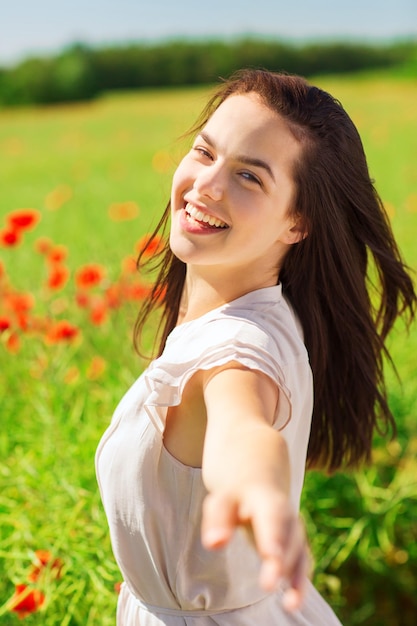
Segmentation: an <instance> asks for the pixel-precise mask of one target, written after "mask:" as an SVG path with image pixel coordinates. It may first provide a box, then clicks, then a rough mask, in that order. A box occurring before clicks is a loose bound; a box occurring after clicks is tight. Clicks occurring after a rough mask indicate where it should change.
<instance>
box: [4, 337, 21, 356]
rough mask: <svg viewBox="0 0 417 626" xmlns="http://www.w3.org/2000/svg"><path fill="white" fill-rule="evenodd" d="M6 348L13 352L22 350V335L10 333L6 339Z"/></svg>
mask: <svg viewBox="0 0 417 626" xmlns="http://www.w3.org/2000/svg"><path fill="white" fill-rule="evenodd" d="M6 349H7V350H8V352H10V353H11V354H17V353H18V352H19V350H20V337H19V335H18V334H17V333H10V335H9V336H8V338H7V341H6Z"/></svg>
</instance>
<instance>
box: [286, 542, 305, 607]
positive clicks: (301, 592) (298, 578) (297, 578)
mask: <svg viewBox="0 0 417 626" xmlns="http://www.w3.org/2000/svg"><path fill="white" fill-rule="evenodd" d="M310 573H311V557H310V553H309V551H308V550H305V551H303V552H302V553H301V555H300V559H299V562H298V563H297V566H296V568H295V569H294V574H293V576H292V578H291V580H290V581H289V587H288V588H287V589H286V590H285V592H284V596H283V599H282V603H283V606H284V608H285V609H286V610H287V611H290V612H291V611H295V610H297V609H299V608H300V607H301V605H302V603H303V600H304V597H305V594H306V590H307V581H308V578H309V575H310Z"/></svg>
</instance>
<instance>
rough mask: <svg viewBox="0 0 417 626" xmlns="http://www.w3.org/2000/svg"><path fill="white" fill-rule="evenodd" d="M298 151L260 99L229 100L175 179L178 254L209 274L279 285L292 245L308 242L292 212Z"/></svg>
mask: <svg viewBox="0 0 417 626" xmlns="http://www.w3.org/2000/svg"><path fill="white" fill-rule="evenodd" d="M300 149H301V148H300V144H299V143H298V142H297V140H296V139H295V137H294V136H293V135H292V133H291V132H290V130H289V129H288V127H287V125H286V124H285V122H284V121H283V119H282V118H281V117H280V116H279V115H277V114H276V113H275V112H274V111H272V110H271V109H269V108H268V107H267V106H265V105H264V104H263V103H262V101H261V100H260V99H259V97H258V96H257V95H256V94H252V93H250V94H242V95H241V94H239V95H233V96H230V97H229V98H227V99H226V100H225V101H224V102H223V103H222V104H221V105H220V106H219V108H218V109H217V110H216V111H215V112H214V113H213V115H212V116H211V117H210V119H209V120H208V122H207V124H206V126H205V127H204V128H203V129H202V130H201V131H200V133H199V134H198V135H197V137H196V139H195V141H194V143H193V147H192V148H191V150H190V152H189V153H188V154H187V155H186V156H185V157H184V158H183V160H182V161H181V163H180V164H179V166H178V168H177V170H176V172H175V174H174V178H173V184H172V194H171V211H172V214H171V218H172V219H171V236H170V245H171V248H172V251H173V252H174V254H175V255H176V256H177V257H178V258H180V259H181V260H182V261H183V262H185V263H187V265H189V266H195V267H196V268H198V267H200V268H203V267H204V271H207V270H208V269H210V268H212V270H213V272H214V271H219V270H221V271H222V272H223V273H226V272H228V271H231V272H232V274H233V273H236V272H239V275H242V272H250V273H251V275H252V274H253V275H254V276H258V277H259V278H260V279H261V280H262V281H264V280H265V281H268V285H269V284H276V282H277V278H278V268H279V265H280V262H281V261H282V258H283V256H284V255H285V253H286V251H287V250H288V247H289V245H291V244H293V243H295V242H296V241H298V240H299V239H300V238H302V232H301V231H300V230H299V229H298V227H297V223H296V220H295V218H294V216H291V214H290V211H289V209H290V206H291V203H292V200H293V198H294V192H295V185H294V182H293V180H292V174H291V173H292V169H293V164H294V162H295V160H296V159H297V158H298V157H299V155H300ZM268 285H263V284H260V285H258V286H257V287H256V288H259V287H261V286H268Z"/></svg>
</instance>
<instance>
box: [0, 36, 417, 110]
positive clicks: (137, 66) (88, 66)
mask: <svg viewBox="0 0 417 626" xmlns="http://www.w3.org/2000/svg"><path fill="white" fill-rule="evenodd" d="M416 49H417V48H416V44H415V42H414V43H413V42H405V43H395V44H391V45H382V44H381V45H366V44H361V43H344V42H335V43H316V44H305V45H295V44H290V43H284V42H280V41H275V40H266V39H253V38H248V39H237V40H235V41H229V42H225V41H216V40H214V41H198V42H197V41H190V40H187V41H183V40H178V41H167V42H165V43H160V44H148V45H146V44H140V43H138V44H135V45H133V44H131V45H128V46H125V47H123V46H118V47H108V48H98V49H93V48H89V47H88V46H86V45H82V44H75V45H73V46H71V47H69V48H68V49H67V50H65V51H64V52H62V53H61V54H60V55H58V56H57V57H51V58H46V59H29V60H27V61H24V62H23V63H21V64H20V65H18V66H17V67H15V68H11V69H9V70H2V72H1V74H0V105H14V104H29V103H34V104H39V103H53V102H66V101H73V100H86V99H90V98H92V97H94V96H96V95H98V94H100V93H103V92H104V91H108V90H115V89H138V88H143V87H160V86H169V85H195V84H205V83H212V82H214V81H216V80H217V79H218V77H220V76H223V77H224V76H229V75H230V74H231V73H232V72H234V71H235V70H237V69H239V68H241V67H247V66H256V67H265V68H267V69H270V70H274V71H287V72H290V73H295V74H302V75H307V76H309V75H312V74H328V73H342V72H354V71H358V70H363V69H376V68H387V67H397V66H401V65H404V64H405V63H408V62H409V61H410V59H413V58H414V59H415V58H416Z"/></svg>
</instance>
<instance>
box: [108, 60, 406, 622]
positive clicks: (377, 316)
mask: <svg viewBox="0 0 417 626" xmlns="http://www.w3.org/2000/svg"><path fill="white" fill-rule="evenodd" d="M193 133H194V135H195V137H194V143H193V145H192V148H191V150H190V152H189V153H188V154H186V155H185V157H184V159H183V160H182V161H181V163H180V165H179V166H178V169H177V171H176V173H175V175H174V178H173V183H172V194H171V201H170V203H169V204H168V207H167V209H166V211H165V213H164V215H163V217H162V219H161V221H160V223H159V225H158V227H157V229H156V231H155V233H154V237H155V238H158V241H160V239H159V237H160V235H161V234H163V233H164V232H166V228H167V226H168V224H170V237H169V244H168V243H167V245H166V246H165V248H164V247H161V248H160V251H159V252H158V254H157V255H156V256H155V257H154V258H153V259H149V256H148V257H145V256H144V255H143V256H141V257H140V258H139V265H140V267H143V266H145V265H147V264H148V263H149V264H150V265H151V266H152V264H154V261H155V259H156V262H157V264H158V266H159V274H158V276H157V279H156V281H155V285H154V288H153V291H152V292H151V294H150V297H149V299H148V301H147V303H146V304H145V306H144V308H143V309H142V311H141V313H140V316H139V318H138V322H137V326H136V331H137V339H138V341H139V338H140V332H141V329H142V328H143V325H144V323H145V321H146V320H147V319H148V317H149V315H150V314H151V312H153V311H154V309H156V308H160V310H161V312H162V316H161V333H160V341H159V350H158V356H157V358H156V359H155V360H154V361H153V362H152V363H151V364H150V365H149V367H148V368H147V369H146V371H145V372H144V373H143V374H142V376H141V377H140V378H139V379H138V380H137V382H136V383H135V384H134V385H133V387H132V388H131V389H130V390H129V391H128V393H127V394H126V396H125V397H124V398H123V400H122V401H121V403H120V404H119V406H118V408H117V409H116V412H115V415H114V417H113V420H112V424H111V425H110V427H109V428H108V430H107V431H106V433H105V434H104V436H103V438H102V440H101V442H100V444H99V447H98V450H97V456H96V465H97V475H98V480H99V485H100V489H101V494H102V499H103V503H104V508H105V510H106V514H107V516H108V520H109V525H110V533H111V538H112V542H113V548H114V553H115V556H116V559H117V562H118V564H119V567H120V569H121V571H122V573H123V576H124V580H125V583H124V584H123V586H122V591H121V594H120V598H119V604H118V617H117V620H118V624H119V626H121V625H123V626H134V625H137V624H141V626H162V625H167V626H184V625H185V624H187V625H188V626H209V625H210V626H211V625H213V624H217V625H218V626H234V625H236V626H255V625H256V626H258V624H262V626H296V625H300V626H305V625H307V624H308V625H309V626H336V625H337V624H339V621H338V619H337V617H336V616H335V614H334V613H333V611H332V610H331V609H330V607H329V606H328V605H327V604H326V602H325V601H324V600H323V598H321V596H320V595H319V594H318V593H317V591H316V590H315V589H314V587H313V585H312V584H311V582H310V581H309V579H308V574H309V551H308V545H307V541H306V537H305V533H304V529H303V525H302V523H301V521H300V519H299V503H300V495H301V490H302V485H303V479H304V473H305V468H306V465H307V466H309V467H313V466H314V467H323V468H326V469H328V470H331V471H332V470H335V469H337V468H339V467H342V466H353V465H357V464H358V463H360V462H361V461H364V460H368V459H369V455H370V450H371V443H372V434H373V432H374V430H375V428H377V427H379V428H384V427H387V426H389V425H393V417H392V415H391V412H390V409H389V407H388V404H387V400H386V394H385V390H384V377H383V369H382V356H383V355H384V354H386V346H385V339H386V337H387V334H388V332H389V331H390V329H391V328H392V325H393V323H394V322H395V320H396V318H397V317H398V316H399V315H401V314H405V313H406V312H408V313H409V314H410V317H412V316H413V313H414V307H415V302H416V295H415V292H414V288H413V283H412V281H411V278H410V276H409V274H408V271H407V268H406V267H405V266H404V264H403V262H402V260H401V257H400V254H399V251H398V249H397V246H396V243H395V241H394V238H393V235H392V232H391V229H390V226H389V222H388V219H387V217H386V215H385V213H384V210H383V207H382V204H381V202H380V200H379V198H378V195H377V193H376V191H375V189H374V187H373V185H372V182H371V180H370V178H369V173H368V168H367V164H366V159H365V155H364V153H363V148H362V144H361V141H360V138H359V135H358V133H357V131H356V129H355V127H354V125H353V124H352V122H351V120H350V118H349V117H348V115H347V114H346V112H345V111H344V110H343V108H342V107H341V105H340V104H339V103H338V102H337V101H335V100H334V99H333V98H332V97H331V96H330V95H329V94H327V93H325V92H324V91H322V90H320V89H318V88H316V87H313V86H310V85H309V84H308V83H307V82H306V81H305V80H304V79H302V78H299V77H294V76H287V75H282V74H273V73H271V72H266V71H260V70H247V71H246V70H245V71H242V72H240V73H238V74H237V75H236V76H234V77H232V78H231V79H230V80H228V81H226V82H225V83H224V84H223V85H222V86H221V87H220V88H219V89H218V91H217V92H216V93H215V94H214V96H213V98H212V99H211V100H210V101H209V103H208V105H207V108H206V109H205V111H204V112H203V114H202V117H201V119H200V120H199V122H198V123H197V125H196V127H195V128H194V129H193ZM369 258H372V259H373V262H374V265H375V266H376V269H377V276H379V279H380V292H379V293H380V301H379V303H378V302H377V303H375V302H374V301H373V302H372V303H371V300H370V296H369V294H368V291H367V284H368V282H367V281H368V259H369ZM313 383H314V385H313Z"/></svg>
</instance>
